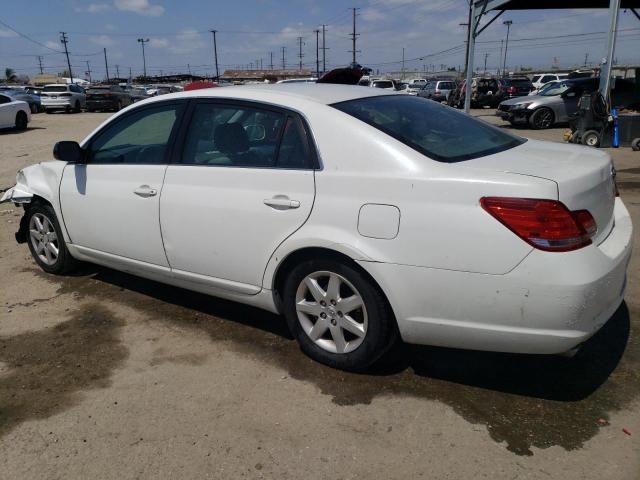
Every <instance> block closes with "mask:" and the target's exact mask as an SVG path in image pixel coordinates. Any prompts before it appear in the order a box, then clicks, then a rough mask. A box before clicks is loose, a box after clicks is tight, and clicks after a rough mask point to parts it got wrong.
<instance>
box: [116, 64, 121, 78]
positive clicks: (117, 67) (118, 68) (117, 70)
mask: <svg viewBox="0 0 640 480" xmlns="http://www.w3.org/2000/svg"><path fill="white" fill-rule="evenodd" d="M116 77H118V78H120V65H117V64H116Z"/></svg>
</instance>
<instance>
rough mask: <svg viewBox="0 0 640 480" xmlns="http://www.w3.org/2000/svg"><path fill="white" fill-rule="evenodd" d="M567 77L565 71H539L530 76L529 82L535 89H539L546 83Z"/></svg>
mask: <svg viewBox="0 0 640 480" xmlns="http://www.w3.org/2000/svg"><path fill="white" fill-rule="evenodd" d="M567 78H569V74H567V73H540V74H538V75H534V76H533V77H531V83H532V84H533V86H534V87H535V89H536V90H539V89H540V88H542V86H543V85H544V84H546V83H549V82H555V81H557V80H566V79H567Z"/></svg>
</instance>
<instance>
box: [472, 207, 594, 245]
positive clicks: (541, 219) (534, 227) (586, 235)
mask: <svg viewBox="0 0 640 480" xmlns="http://www.w3.org/2000/svg"><path fill="white" fill-rule="evenodd" d="M480 205H482V208H484V209H485V210H486V211H487V212H489V213H490V214H491V215H492V216H493V217H495V218H496V220H498V221H499V222H500V223H502V224H503V225H504V226H505V227H507V228H508V229H509V230H511V231H512V232H513V233H515V234H516V235H518V236H519V237H520V238H522V239H523V240H524V241H525V242H527V243H528V244H530V245H532V246H533V247H535V248H538V249H540V250H545V251H548V252H568V251H571V250H577V249H578V248H582V247H585V246H587V245H590V244H591V237H593V235H594V234H595V233H596V231H597V225H596V222H595V220H594V219H593V217H592V216H591V214H590V213H589V212H588V211H587V210H577V211H573V212H572V211H570V210H569V209H568V208H567V207H566V206H565V205H564V204H563V203H562V202H558V201H555V200H539V199H535V198H511V197H483V198H481V199H480Z"/></svg>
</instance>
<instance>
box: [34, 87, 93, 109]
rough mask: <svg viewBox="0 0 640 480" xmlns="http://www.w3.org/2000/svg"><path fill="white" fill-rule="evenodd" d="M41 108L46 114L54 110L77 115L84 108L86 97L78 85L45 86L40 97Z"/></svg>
mask: <svg viewBox="0 0 640 480" xmlns="http://www.w3.org/2000/svg"><path fill="white" fill-rule="evenodd" d="M40 98H41V101H42V107H43V108H44V109H45V111H46V112H47V113H51V112H53V111H54V110H64V111H65V112H72V111H73V112H76V113H79V112H80V111H81V110H82V109H83V108H84V106H85V104H86V101H87V97H86V95H85V94H84V90H83V89H82V88H81V87H79V86H78V85H74V84H69V85H60V84H55V83H54V84H53V85H46V86H45V87H44V89H43V90H42V95H41V97H40Z"/></svg>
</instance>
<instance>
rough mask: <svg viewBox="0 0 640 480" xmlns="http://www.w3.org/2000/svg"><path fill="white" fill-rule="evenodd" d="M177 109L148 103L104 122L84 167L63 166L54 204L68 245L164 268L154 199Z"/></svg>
mask: <svg viewBox="0 0 640 480" xmlns="http://www.w3.org/2000/svg"><path fill="white" fill-rule="evenodd" d="M180 108H181V104H178V103H168V104H151V105H150V106H149V107H146V108H142V109H137V110H135V111H134V112H132V113H130V114H128V115H125V116H123V117H121V118H119V119H117V120H116V121H114V122H112V123H109V124H108V125H107V126H106V127H105V128H104V129H103V130H100V131H99V132H98V133H97V134H96V135H94V136H93V137H92V138H91V139H90V140H89V142H87V144H86V145H85V150H86V152H87V163H86V164H82V165H81V164H69V165H67V166H66V167H65V169H64V174H63V177H62V182H61V185H60V202H61V207H62V216H63V218H64V223H65V225H66V227H67V231H68V232H69V236H70V237H71V243H73V244H74V245H77V246H79V247H84V248H85V249H91V250H95V251H98V252H104V253H108V254H113V255H117V256H120V257H125V258H127V259H131V260H137V261H141V262H145V263H149V264H154V265H160V266H165V267H166V266H168V263H167V258H166V255H165V253H164V248H163V245H162V236H161V233H160V219H159V215H160V194H161V191H162V181H163V178H164V174H165V170H166V168H167V155H168V152H167V149H168V145H170V144H171V143H170V139H171V138H172V132H173V131H174V129H175V127H176V125H177V123H178V122H177V118H178V116H179V111H180ZM89 253H90V252H89Z"/></svg>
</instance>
